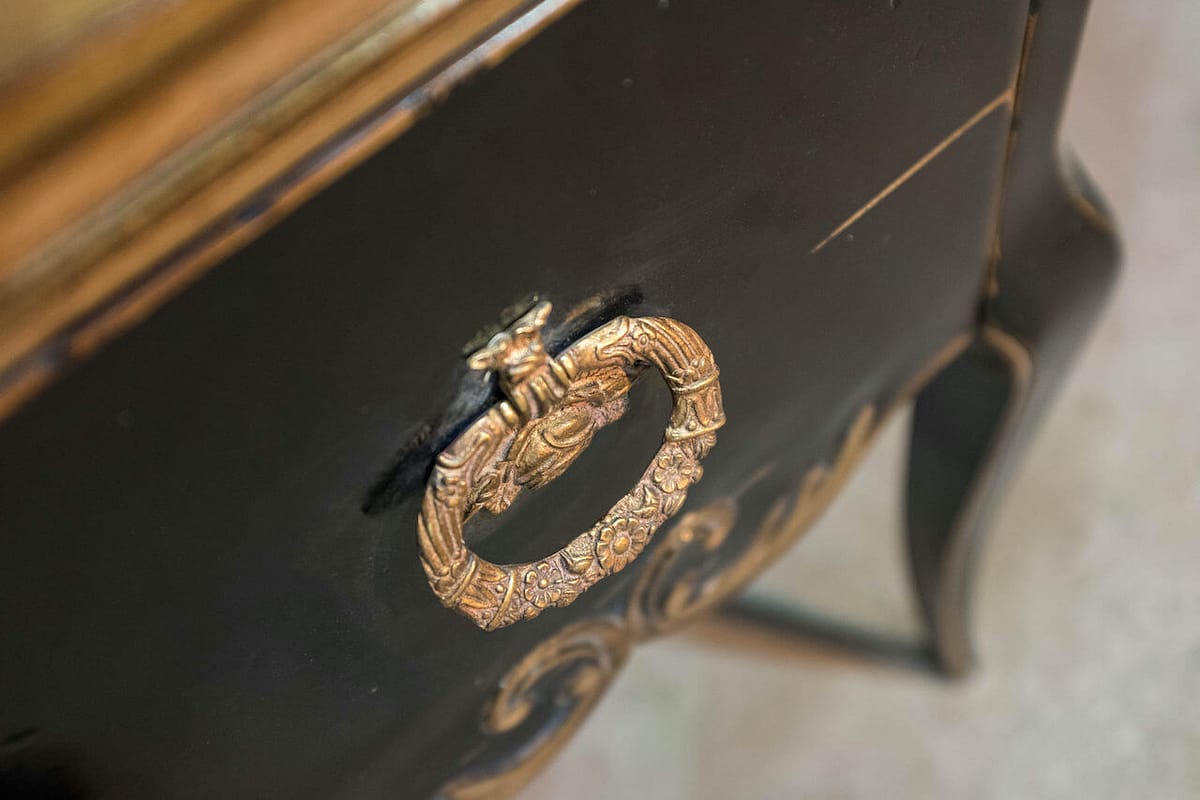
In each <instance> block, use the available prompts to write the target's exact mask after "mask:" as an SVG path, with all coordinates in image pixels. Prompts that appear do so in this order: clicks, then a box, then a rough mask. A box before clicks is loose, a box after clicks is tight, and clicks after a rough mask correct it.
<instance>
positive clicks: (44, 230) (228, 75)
mask: <svg viewBox="0 0 1200 800" xmlns="http://www.w3.org/2000/svg"><path fill="white" fill-rule="evenodd" d="M574 2H575V0H547V1H545V2H541V3H538V2H535V0H342V1H341V2H338V3H327V2H324V0H219V1H218V2H211V0H185V1H184V2H179V3H173V4H170V8H169V9H164V8H163V6H164V4H161V3H155V2H150V1H149V0H148V1H147V2H140V3H139V2H132V1H131V0H124V2H122V0H55V2H48V3H47V5H48V6H56V5H61V6H67V5H71V6H89V7H90V8H91V11H92V12H93V13H92V14H91V16H87V15H84V16H85V17H86V19H85V21H84V22H81V23H78V24H77V25H76V27H77V28H78V30H73V31H72V32H71V33H70V34H69V36H68V39H69V46H63V45H61V43H60V42H59V41H58V39H56V38H55V37H48V38H47V37H43V39H42V46H43V47H44V48H45V49H47V50H48V52H39V51H38V49H37V46H36V43H35V45H31V46H30V47H28V48H26V50H25V51H24V52H21V53H19V54H18V55H17V56H14V57H12V58H10V59H8V60H7V61H4V62H0V100H3V101H4V102H3V103H0V418H2V417H3V416H5V415H6V414H7V413H9V412H11V411H12V410H13V409H15V408H16V407H17V406H19V405H20V403H21V402H23V401H24V400H25V399H26V398H27V397H29V396H31V395H32V394H33V393H35V392H36V391H37V390H38V389H39V388H40V387H41V386H43V385H44V384H45V383H46V381H47V380H49V379H50V378H52V377H53V376H54V374H56V373H57V371H58V370H59V369H60V368H61V367H62V366H63V365H64V364H66V363H67V362H69V361H70V360H72V359H74V358H78V357H81V356H83V355H86V354H87V353H88V352H90V351H91V350H92V349H94V348H95V347H96V346H97V345H98V344H99V343H101V342H102V341H104V340H106V339H107V338H109V337H110V336H112V335H113V334H115V333H116V332H118V331H120V330H122V329H124V328H125V327H127V326H128V325H129V324H132V322H134V321H136V320H137V319H140V318H141V317H142V316H144V315H145V314H146V313H148V312H149V311H150V310H152V309H153V308H154V307H155V306H157V304H158V303H160V302H161V301H162V300H164V299H165V298H166V297H168V296H170V294H172V293H173V292H174V291H177V290H178V289H179V288H180V287H182V286H183V285H186V283H187V282H189V281H190V280H191V279H193V278H194V277H195V276H196V275H198V274H200V272H202V271H203V270H204V269H205V268H207V267H208V266H210V265H211V264H212V263H214V262H215V261H216V260H217V259H218V258H219V257H220V256H221V255H224V254H226V253H228V252H229V251H231V250H232V249H234V248H235V247H237V246H239V245H241V244H244V243H245V242H246V241H247V240H248V239H250V238H252V237H253V236H255V235H257V234H258V233H260V232H261V231H262V230H264V229H265V228H266V227H268V226H269V225H270V224H272V223H273V222H275V221H277V220H278V219H279V218H280V217H281V216H283V215H284V214H286V213H287V212H289V211H290V210H291V209H293V208H295V206H296V205H298V204H299V203H300V202H301V201H302V200H303V199H305V198H307V197H308V196H310V195H311V194H312V193H313V192H315V191H316V190H317V189H319V188H320V187H322V186H324V185H326V184H327V183H328V182H329V181H331V180H332V179H333V178H335V177H336V176H337V175H339V174H341V173H342V172H344V171H345V170H346V169H348V168H349V167H350V166H352V165H353V164H355V163H357V162H358V161H360V160H362V159H363V158H365V157H366V156H367V155H369V154H370V153H371V152H374V151H375V150H376V149H378V147H380V146H382V145H383V144H384V143H386V142H387V141H389V140H390V139H392V138H394V137H395V136H397V135H399V134H400V133H401V132H402V131H403V130H404V129H406V128H407V127H408V126H409V125H411V124H412V122H413V120H414V119H416V117H417V116H418V114H419V113H420V112H421V111H422V110H423V109H424V108H425V107H427V105H428V104H429V103H430V102H432V101H433V100H434V99H436V98H437V97H440V96H442V95H444V94H445V92H447V91H449V90H450V88H452V87H453V85H454V84H456V83H457V82H458V81H459V80H461V79H462V78H463V77H465V76H466V75H467V74H470V73H471V72H472V71H474V70H475V69H479V68H485V67H487V66H490V65H491V64H494V63H496V62H497V61H499V60H500V59H502V58H503V57H504V56H505V55H507V53H508V52H510V51H511V50H512V49H513V48H515V47H516V46H518V45H519V44H520V43H521V42H523V41H524V40H525V39H527V38H528V37H529V36H531V35H533V34H534V33H536V32H537V31H538V30H540V29H541V27H542V26H544V25H545V24H547V23H548V22H549V21H551V20H552V19H554V18H555V17H556V16H557V15H558V14H560V13H562V12H563V11H565V10H567V9H568V8H570V7H571V6H573V5H574ZM100 7H103V8H100ZM97 9H99V10H97ZM106 11H107V12H111V13H108V14H105V13H102V12H106ZM64 13H65V12H64ZM72 19H74V18H72ZM35 27H36V26H35ZM31 38H33V37H32V34H31ZM59 38H61V36H60V37H59ZM131 42H135V43H136V42H141V43H143V49H138V48H137V47H134V48H133V52H134V56H133V57H130V58H128V59H124V58H122V57H121V56H120V53H122V52H124V50H123V49H122V48H123V47H126V46H129V43H131ZM151 42H152V43H153V45H151V44H147V43H151ZM55 48H58V49H57V50H55ZM14 63H15V64H17V66H19V67H20V69H19V70H18V71H17V72H16V73H15V74H14V73H13V72H12V65H13V64H14ZM101 65H107V66H108V67H109V69H108V70H107V71H105V70H101V69H98V67H99V66H101ZM100 73H104V74H100ZM80 76H87V80H86V81H84V84H85V85H76V84H75V83H73V82H72V81H73V80H74V79H78V78H80ZM68 78H70V79H68ZM410 96H417V99H418V100H420V101H421V102H403V103H401V102H399V101H400V100H402V99H403V98H405V97H409V99H410V100H412V97H410ZM351 132H353V136H350V135H349V134H350V133H351ZM268 187H277V189H276V190H275V191H273V192H271V196H270V198H269V202H268V203H267V205H266V206H265V207H264V209H263V210H261V211H260V213H258V214H257V215H254V216H253V218H244V215H243V216H239V212H240V211H241V210H242V209H243V208H244V207H245V206H246V205H247V204H248V203H250V202H251V201H252V200H257V201H258V202H261V201H262V197H261V195H262V193H263V192H264V191H265V190H266V189H267V188H268ZM184 245H188V247H186V248H185V247H184Z"/></svg>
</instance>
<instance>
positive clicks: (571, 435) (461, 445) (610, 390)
mask: <svg viewBox="0 0 1200 800" xmlns="http://www.w3.org/2000/svg"><path fill="white" fill-rule="evenodd" d="M549 313H550V304H549V303H539V304H538V305H536V306H535V307H534V308H532V309H531V310H530V311H528V312H526V314H525V315H524V316H522V317H521V318H520V319H518V320H517V321H516V322H515V323H513V324H512V326H510V327H509V328H508V329H506V330H504V331H502V332H501V333H498V334H496V336H494V337H493V338H492V340H491V341H490V342H489V343H488V345H487V346H486V347H484V348H483V349H482V350H480V351H479V352H477V353H475V354H474V355H472V356H471V357H470V360H469V362H468V363H469V364H470V366H471V367H472V368H475V369H487V370H494V371H496V372H497V373H499V378H500V388H501V390H502V391H503V392H504V394H505V396H506V398H507V399H505V400H502V401H501V402H499V403H497V404H496V405H494V406H493V407H492V408H491V409H489V410H488V411H487V413H485V414H484V415H483V416H481V417H480V418H479V419H477V420H475V422H473V423H472V424H471V425H470V427H468V428H467V429H466V430H465V431H463V432H462V433H461V434H460V435H459V436H458V438H456V439H455V440H454V441H453V442H451V443H450V445H449V446H448V447H446V449H445V450H443V451H442V452H441V454H439V455H438V458H437V463H436V465H435V466H434V469H433V474H432V475H431V476H430V478H429V484H428V486H427V487H426V490H425V497H424V500H423V501H422V503H421V513H420V516H419V518H418V520H417V539H418V543H419V545H420V548H421V564H422V566H423V567H424V568H425V574H426V575H428V576H429V585H430V586H431V587H432V588H433V591H434V593H435V594H436V595H437V596H438V598H439V599H441V601H442V604H443V605H445V606H446V607H447V608H453V609H456V610H458V611H459V612H460V613H462V614H465V615H466V616H468V617H470V618H471V619H472V620H473V621H474V622H475V624H476V625H478V626H479V627H481V628H483V629H484V630H495V629H496V628H502V627H504V626H505V625H511V624H512V623H514V622H516V621H518V620H521V619H532V618H533V617H536V616H537V615H538V614H540V613H541V612H542V610H543V609H545V608H548V607H549V606H565V605H567V604H569V603H571V602H572V601H573V600H574V599H575V598H576V597H578V596H579V595H580V593H582V592H583V591H585V590H586V589H587V588H588V587H590V586H591V585H592V584H594V583H596V582H597V581H599V580H600V579H601V578H604V577H606V576H608V575H611V574H612V573H614V572H619V571H620V570H622V569H624V567H625V565H626V564H628V563H629V562H630V561H632V560H633V559H634V558H636V557H637V555H638V554H639V553H640V552H642V550H643V549H644V548H645V546H646V543H647V542H649V540H650V537H651V536H653V535H654V532H655V531H656V530H658V528H659V526H660V525H662V523H663V522H665V521H666V520H667V519H669V518H670V517H671V516H673V515H674V514H675V512H677V511H678V510H679V508H680V507H681V506H682V505H683V501H684V498H685V497H686V496H687V489H688V486H690V485H691V484H693V483H695V482H696V481H698V480H700V476H701V475H702V473H703V470H702V469H701V467H700V459H702V458H704V456H705V455H706V454H707V453H708V451H709V450H710V449H711V448H712V446H713V445H714V444H715V443H716V433H715V431H716V430H717V429H718V428H720V427H721V426H722V425H724V424H725V412H724V410H723V409H722V406H721V384H720V382H719V381H718V380H717V377H718V374H719V373H718V371H717V366H716V364H715V363H714V362H713V356H712V353H711V352H710V351H709V349H708V347H707V346H706V345H705V344H704V342H703V341H702V340H701V339H700V337H699V336H698V335H697V334H696V332H695V331H693V330H692V329H691V328H689V327H688V326H686V325H684V324H683V323H680V322H676V321H675V320H673V319H667V318H664V317H633V318H631V317H618V318H617V319H614V320H613V321H612V322H609V323H608V324H606V325H603V326H601V327H599V328H597V329H596V330H594V331H592V332H591V333H589V334H587V335H586V336H584V337H583V338H582V339H580V340H578V341H577V342H575V343H574V344H572V345H571V346H570V347H568V348H567V349H566V350H564V351H563V352H562V353H560V354H559V355H558V356H557V357H555V358H550V357H549V356H548V355H547V354H546V351H545V348H544V347H543V345H542V336H541V329H542V326H543V325H544V324H545V322H546V318H547V316H548V315H549ZM649 367H655V368H657V369H658V371H659V372H660V373H661V374H662V376H663V378H664V379H665V380H666V382H667V386H668V387H669V388H670V390H671V395H672V398H673V402H674V405H673V409H672V412H671V419H670V422H669V423H668V425H667V429H666V433H665V434H664V436H663V443H662V446H661V447H660V448H659V449H658V453H657V454H656V455H655V457H654V459H653V461H651V462H650V465H649V466H648V467H647V468H646V471H645V472H644V473H643V474H642V477H641V480H639V481H638V482H637V484H636V485H635V486H634V487H633V488H632V489H631V490H630V491H629V493H628V494H626V495H625V496H624V497H622V498H621V499H620V500H618V501H617V503H616V505H614V506H613V507H612V508H611V509H610V510H609V512H608V513H607V514H605V515H604V518H603V519H601V520H600V521H599V522H598V523H596V524H595V525H593V526H592V527H591V529H590V530H588V531H587V532H586V533H583V534H581V535H579V536H578V537H576V538H575V539H574V540H573V541H572V542H571V543H570V544H568V545H567V546H566V547H564V548H562V549H561V550H559V551H558V552H557V553H554V554H553V555H551V556H549V557H547V558H544V559H541V560H538V561H533V562H530V563H527V564H493V563H492V562H490V561H488V560H486V559H484V558H481V557H480V556H478V555H477V554H475V553H473V552H472V551H471V550H470V548H468V547H467V545H466V542H465V541H464V540H463V524H464V523H465V522H466V521H467V520H468V519H470V518H471V517H472V516H474V515H475V514H476V513H477V512H478V511H480V510H481V509H482V510H486V511H488V512H490V513H492V514H500V513H502V512H503V511H504V510H505V509H507V508H508V507H509V505H510V504H511V503H512V502H513V500H514V499H515V498H516V496H517V494H518V493H519V492H520V491H521V490H522V489H524V488H531V489H537V488H540V487H542V486H545V485H546V484H548V483H550V481H552V480H554V479H555V478H557V477H558V476H559V475H561V474H562V473H563V472H564V471H565V470H566V469H567V467H569V466H570V465H571V463H572V462H573V461H574V460H575V459H576V458H577V457H578V456H579V455H580V453H582V452H583V450H584V449H585V448H586V447H587V446H588V444H589V443H590V442H591V440H592V437H593V435H594V434H595V432H596V431H597V430H599V429H600V428H601V427H603V426H604V425H607V424H608V423H610V422H613V421H614V420H616V419H618V418H619V417H620V416H621V415H622V414H623V413H624V412H625V408H626V405H627V395H628V392H629V388H630V386H631V385H632V382H633V380H634V379H635V378H637V376H638V375H639V374H641V373H642V372H643V371H645V370H646V369H648V368H649Z"/></svg>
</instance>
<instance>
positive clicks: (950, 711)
mask: <svg viewBox="0 0 1200 800" xmlns="http://www.w3.org/2000/svg"><path fill="white" fill-rule="evenodd" d="M1066 131H1067V135H1068V138H1069V140H1070V141H1071V142H1072V144H1073V146H1074V148H1075V149H1076V151H1077V152H1078V153H1079V154H1080V155H1081V157H1082V159H1083V161H1084V162H1085V163H1086V164H1088V165H1089V168H1090V170H1091V172H1092V174H1093V175H1094V177H1095V178H1096V180H1097V182H1098V183H1099V185H1100V186H1101V187H1102V188H1103V190H1104V192H1105V194H1106V195H1107V197H1108V198H1109V201H1110V203H1111V205H1112V207H1113V208H1114V210H1115V213H1116V216H1117V218H1118V220H1119V223H1120V226H1121V228H1122V231H1123V238H1124V241H1125V246H1126V263H1125V273H1124V276H1123V279H1122V282H1121V285H1120V286H1119V288H1118V293H1117V295H1116V297H1115V301H1114V303H1113V305H1112V307H1111V309H1110V310H1109V312H1108V314H1107V316H1106V318H1105V319H1104V321H1103V323H1102V325H1101V328H1100V329H1099V331H1098V332H1097V334H1096V336H1095V337H1094V339H1093V340H1092V342H1091V344H1090V346H1089V348H1088V350H1087V352H1086V354H1085V355H1084V357H1083V359H1082V360H1081V361H1080V362H1079V363H1078V365H1077V369H1076V372H1075V373H1074V377H1073V379H1072V381H1071V383H1070V385H1069V387H1068V389H1067V390H1066V392H1065V393H1064V395H1063V396H1062V397H1061V398H1060V400H1059V402H1058V404H1057V405H1056V406H1055V408H1054V410H1053V412H1052V413H1051V415H1050V416H1049V417H1048V418H1047V420H1046V424H1045V427H1044V429H1043V432H1042V435H1041V436H1040V438H1039V439H1038V440H1037V442H1036V444H1035V445H1034V447H1033V449H1032V451H1031V452H1030V453H1029V457H1028V460H1027V462H1026V464H1025V467H1024V469H1023V471H1022V472H1021V474H1020V476H1019V478H1018V479H1017V480H1016V481H1015V482H1014V483H1013V485H1012V486H1011V488H1010V492H1009V494H1008V497H1007V501H1006V502H1005V504H1004V510H1003V511H1002V512H1001V514H1000V515H999V517H998V519H997V520H996V524H995V527H994V531H993V534H992V537H991V539H990V542H989V545H988V549H987V552H986V554H985V558H984V561H983V580H982V586H981V594H980V597H979V601H978V606H977V613H976V619H977V630H978V636H977V639H978V646H979V650H980V652H981V656H982V659H983V666H982V669H981V670H980V671H979V672H978V674H977V675H976V676H975V677H974V678H972V679H971V680H969V681H967V682H966V683H963V684H959V685H945V684H941V683H938V682H936V681H932V680H929V679H925V678H922V677H920V676H917V675H913V674H908V673H903V672H896V671H888V670H885V669H881V668H876V667H857V666H852V665H847V664H845V663H840V662H833V661H829V660H823V659H818V658H812V657H801V656H794V657H787V656H782V655H776V656H775V657H765V658H764V657H763V656H762V655H761V654H758V653H750V652H743V651H739V649H738V648H730V647H720V646H717V645H716V644H713V643H711V642H706V641H705V640H704V639H703V638H702V637H701V636H698V635H688V636H682V637H677V638H675V639H671V640H667V641H664V642H660V643H655V644H651V645H648V646H644V647H642V648H641V649H639V650H638V651H637V653H636V654H635V656H634V657H633V659H632V661H631V663H630V664H629V666H628V667H627V669H626V670H625V672H624V673H623V674H622V676H621V677H620V678H619V679H618V681H617V683H616V685H615V687H614V688H613V690H612V691H611V692H610V693H609V695H608V697H607V698H606V699H605V700H604V701H603V702H602V703H601V705H600V707H599V709H598V710H597V712H596V713H595V715H594V716H593V718H592V719H591V720H590V721H589V722H588V723H587V724H586V725H585V727H584V729H583V730H582V732H581V733H580V734H579V735H578V736H577V737H576V739H575V740H574V741H573V742H572V743H571V744H570V745H568V747H567V749H566V750H565V751H564V752H563V754H562V755H561V756H560V757H559V758H558V760H557V761H556V762H555V763H554V764H553V765H552V766H551V767H550V769H549V770H548V771H547V772H545V773H544V774H543V775H542V776H540V777H539V778H538V779H537V780H536V782H535V783H534V784H533V785H532V786H531V787H530V788H529V790H528V792H527V796H528V797H530V798H533V799H534V800H550V798H555V800H561V798H573V800H588V799H589V798H609V797H612V798H663V799H664V800H666V799H669V798H688V799H689V800H707V799H708V798H714V799H715V798H722V799H724V798H801V797H803V798H1138V800H1141V799H1142V798H1155V800H1166V799H1167V798H1195V797H1200V530H1198V527H1200V525H1198V522H1200V364H1198V356H1197V350H1198V349H1200V313H1198V312H1197V310H1196V304H1197V301H1200V0H1138V2H1128V1H1127V0H1095V2H1094V4H1093V10H1092V16H1091V18H1090V20H1089V23H1088V27H1087V30H1086V34H1085V39H1084V46H1083V51H1082V53H1081V56H1080V60H1079V64H1078V68H1077V73H1076V81H1075V86H1074V90H1073V94H1072V99H1071V103H1070V106H1069V110H1068V120H1067V125H1066ZM905 423H906V420H902V419H900V420H895V421H894V422H893V424H892V425H891V427H890V429H889V430H888V432H887V435H886V436H885V437H884V438H883V440H882V441H881V442H880V443H879V445H878V446H877V447H876V449H875V450H874V451H873V453H872V455H871V456H870V458H869V461H868V463H867V464H865V465H864V468H863V469H862V470H861V471H860V472H859V474H858V475H857V476H856V477H855V479H854V480H853V482H852V484H851V485H850V486H849V487H848V488H847V490H846V491H845V492H844V493H843V495H842V497H841V498H840V499H839V500H838V502H837V503H836V505H835V506H834V508H833V509H831V511H830V513H829V514H828V515H827V516H826V517H825V518H824V519H823V520H822V521H821V522H820V523H819V524H818V526H817V527H816V528H815V529H814V530H813V531H812V532H811V533H810V534H809V537H808V538H807V539H806V540H805V541H804V542H803V543H802V544H801V546H799V547H798V548H797V549H796V550H795V551H794V552H793V553H792V554H791V555H790V556H789V557H788V558H787V559H786V560H785V561H784V562H783V563H780V564H779V565H778V566H777V567H775V568H774V569H773V570H772V572H771V573H770V574H769V575H767V576H766V577H765V579H764V581H762V582H761V583H760V586H762V585H767V586H769V587H770V588H771V589H772V590H773V591H777V592H786V593H788V594H790V595H792V596H795V597H797V598H802V599H804V600H805V601H806V602H811V603H812V604H814V605H818V606H820V607H822V608H824V609H832V610H837V611H840V612H843V613H847V614H851V615H854V616H855V618H857V619H860V620H864V621H867V622H871V623H873V624H878V625H886V626H890V627H892V628H894V629H897V630H914V629H915V623H914V620H913V614H912V611H911V607H910V601H909V600H908V598H907V595H906V591H905V583H904V581H905V576H904V572H903V567H902V562H901V560H900V557H901V551H900V540H899V532H898V526H897V520H898V518H899V510H900V497H899V492H898V489H899V467H900V464H901V457H902V452H903V451H902V445H903V438H904V430H903V427H904V424H905ZM848 576H852V577H853V580H848Z"/></svg>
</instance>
